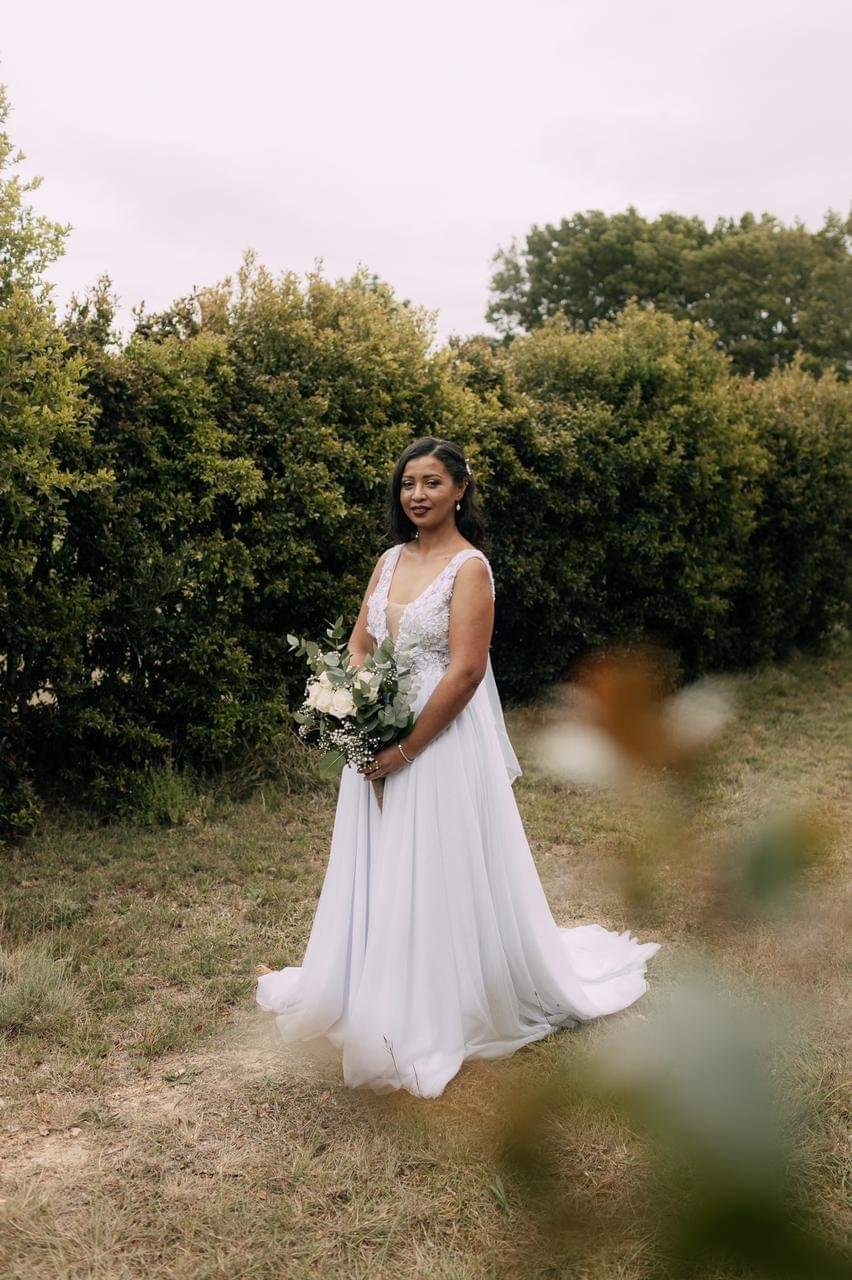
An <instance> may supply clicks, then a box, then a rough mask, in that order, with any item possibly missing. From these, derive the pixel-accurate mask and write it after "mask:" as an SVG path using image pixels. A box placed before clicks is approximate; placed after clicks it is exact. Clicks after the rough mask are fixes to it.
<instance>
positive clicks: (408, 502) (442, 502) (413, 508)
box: [399, 454, 465, 529]
mask: <svg viewBox="0 0 852 1280" xmlns="http://www.w3.org/2000/svg"><path fill="white" fill-rule="evenodd" d="M464 490H465V486H464V484H456V482H455V481H454V480H453V478H452V476H451V475H450V473H449V471H448V470H447V468H446V467H445V466H444V464H443V462H441V461H440V460H439V459H438V458H435V457H432V456H431V455H429V454H424V455H423V456H421V457H419V458H412V459H411V460H410V461H409V462H407V463H406V464H405V470H404V471H403V473H402V480H401V482H400V490H399V500H400V502H401V503H402V509H403V511H404V512H405V514H406V515H407V516H408V518H409V520H410V521H411V523H412V524H413V525H414V526H415V527H416V528H417V529H433V528H437V527H438V526H439V525H441V524H443V523H444V521H445V520H446V519H447V518H448V517H449V518H450V519H453V520H454V518H455V516H454V512H455V505H456V502H457V501H459V500H460V499H461V496H462V494H463V493H464Z"/></svg>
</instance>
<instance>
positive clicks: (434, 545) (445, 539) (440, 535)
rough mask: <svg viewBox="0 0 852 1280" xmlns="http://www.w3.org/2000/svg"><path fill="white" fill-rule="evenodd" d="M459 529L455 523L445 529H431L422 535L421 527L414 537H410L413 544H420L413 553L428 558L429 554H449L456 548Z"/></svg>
mask: <svg viewBox="0 0 852 1280" xmlns="http://www.w3.org/2000/svg"><path fill="white" fill-rule="evenodd" d="M459 536H460V535H459V531H458V529H457V527H456V525H455V524H453V526H452V527H451V528H447V529H446V530H445V529H444V528H443V527H442V528H440V529H433V530H432V531H431V532H430V533H429V534H428V535H427V536H426V537H424V536H423V530H422V529H421V530H420V532H419V533H418V535H417V537H416V538H412V540H411V541H412V543H413V544H417V543H419V544H420V547H419V550H418V551H417V552H416V553H415V554H417V555H421V556H423V558H424V559H428V558H429V557H430V556H443V555H450V554H451V553H452V552H453V551H455V550H457V548H458V539H459Z"/></svg>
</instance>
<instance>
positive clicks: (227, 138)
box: [0, 0, 852, 339]
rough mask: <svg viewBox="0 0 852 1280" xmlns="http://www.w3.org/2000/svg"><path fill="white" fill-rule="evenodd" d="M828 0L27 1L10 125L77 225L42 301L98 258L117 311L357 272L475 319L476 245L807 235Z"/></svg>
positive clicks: (828, 149)
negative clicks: (611, 225)
mask: <svg viewBox="0 0 852 1280" xmlns="http://www.w3.org/2000/svg"><path fill="white" fill-rule="evenodd" d="M850 37H852V5H850V4H849V3H848V2H846V0H844V2H842V3H841V2H840V0H809V2H808V3H803V2H799V3H793V2H791V0H771V2H770V0H736V2H732V0H716V2H715V3H712V4H707V3H705V4H700V5H699V4H690V3H689V0H679V2H678V3H661V2H658V0H611V2H610V3H607V0H586V2H585V3H576V2H575V0H522V2H521V0H519V2H517V3H508V2H507V0H467V2H466V0H453V2H449V0H428V2H417V3H408V2H406V0H313V3H311V0H302V3H299V4H296V3H292V2H291V0H265V2H261V0H242V3H234V0H231V3H228V4H224V3H221V2H220V0H203V2H202V0H171V2H170V3H163V2H162V0H147V2H146V3H145V4H144V5H142V4H138V3H137V4H133V5H129V4H122V3H121V2H120V0H75V3H73V4H69V3H68V0H61V2H60V0H53V2H49V3H45V2H41V0H27V3H26V4H17V5H12V4H10V3H8V2H7V3H6V4H5V5H4V6H3V17H2V25H0V82H2V83H3V84H5V86H6V88H7V91H8V94H9V97H10V100H11V108H12V111H11V115H10V119H9V122H8V128H9V131H10V133H11V136H12V140H13V142H14V143H15V144H16V145H17V146H18V147H20V148H21V149H22V150H23V151H24V152H25V153H26V157H27V158H26V160H25V161H24V163H23V165H21V166H20V171H21V172H22V173H23V174H24V175H26V176H32V175H34V174H41V175H43V177H44V182H43V184H42V186H41V188H40V189H39V190H38V191H37V192H36V193H34V195H33V196H32V197H31V198H32V201H33V203H35V204H36V205H37V207H38V208H39V209H40V210H42V211H43V212H45V213H47V214H49V215H50V216H51V217H52V218H56V219H58V220H59V221H62V222H70V223H71V224H72V225H73V230H72V232H71V235H70V236H69V239H68V242H67V252H66V255H65V257H64V259H63V260H62V261H61V262H60V263H58V264H56V265H55V266H54V267H53V268H52V269H51V271H50V273H49V278H50V279H52V280H55V281H56V284H57V288H56V291H55V294H54V297H55V299H56V302H57V304H58V305H59V306H60V308H64V303H65V301H66V300H67V298H68V297H70V295H71V293H72V292H74V291H77V292H82V291H84V290H86V289H87V288H88V287H89V286H90V285H91V284H93V283H94V281H95V279H96V278H97V276H98V275H99V274H100V273H101V272H104V271H105V272H108V273H109V275H110V276H111V277H112V279H113V283H114V287H115V289H116V291H117V292H118V294H119V296H120V299H121V305H122V309H121V313H120V314H121V318H122V321H123V322H124V323H125V324H126V322H127V320H128V318H129V314H130V308H131V306H132V305H134V304H135V303H138V302H140V301H142V300H144V302H145V303H146V305H147V306H148V307H149V308H151V309H157V308H159V307H163V306H165V305H167V304H168V303H169V302H170V301H171V300H172V299H174V298H176V297H178V296H180V295H181V294H184V293H186V292H188V291H189V290H190V289H191V288H192V287H193V286H194V285H201V284H210V283H213V282H214V281H217V280H220V279H222V278H223V277H224V276H225V275H228V274H233V273H234V272H235V271H236V269H237V267H238V265H239V262H240V259H241V257H242V254H243V252H244V250H245V249H247V248H253V249H255V250H256V251H257V253H258V255H259V258H260V260H261V261H262V262H263V263H265V265H266V266H267V267H268V268H269V269H270V270H271V271H272V272H273V273H275V274H277V273H279V272H280V271H284V270H293V271H296V272H298V273H299V274H300V275H301V274H303V273H304V272H306V271H308V270H311V269H312V268H313V266H314V263H315V259H317V258H322V259H323V270H324V272H325V274H326V275H327V276H329V277H331V278H337V277H338V276H341V275H344V276H348V275H349V274H350V273H351V272H352V271H353V270H354V269H355V268H356V266H357V265H358V263H359V262H360V263H363V264H364V265H366V266H367V267H368V268H369V269H370V270H371V271H374V272H376V273H377V274H378V275H379V276H381V277H382V278H383V279H385V280H387V281H389V282H390V283H391V284H392V285H393V287H394V289H395V291H396V292H397V294H398V295H399V296H400V297H402V298H409V299H411V301H412V302H414V303H418V304H421V305H424V306H426V307H429V308H432V309H436V310H437V312H438V315H437V336H438V338H439V339H444V338H446V337H447V336H448V334H449V333H451V332H455V333H462V334H467V333H472V332H477V331H479V332H482V331H483V330H485V329H486V328H487V326H486V325H485V322H484V310H485V306H486V304H487V301H488V284H489V278H490V274H491V270H492V267H491V258H492V256H493V254H494V252H495V250H496V249H497V248H498V246H503V245H508V243H509V242H510V240H511V239H512V237H513V236H517V237H522V236H523V235H524V234H525V233H526V231H527V230H528V229H529V228H530V226H531V225H532V224H534V223H537V224H539V225H541V224H543V223H545V222H553V221H558V220H559V219H560V218H561V217H567V216H569V215H570V214H572V213H574V212H577V211H578V210H586V209H603V210H604V211H606V212H608V213H613V212H616V211H618V210H622V209H625V208H626V207H627V205H628V204H631V203H632V204H634V205H636V206H637V208H638V209H639V211H640V212H641V213H642V214H644V215H645V216H647V217H654V216H656V215H657V214H659V213H661V212H663V211H665V210H675V211H677V212H679V213H682V214H686V215H691V214H697V215H699V216H700V217H702V218H704V219H705V220H708V221H710V222H712V221H713V220H714V219H715V218H716V217H717V216H720V215H724V216H737V217H738V216H739V215H740V214H741V213H743V212H744V211H745V210H751V211H752V212H754V213H755V214H758V215H759V214H760V213H761V212H763V211H764V210H769V211H771V212H773V213H775V214H777V215H778V216H779V217H781V218H782V219H783V220H784V221H785V222H789V221H792V220H793V219H794V218H796V217H798V218H801V220H802V221H803V222H804V223H805V224H806V225H807V226H808V227H810V228H811V229H814V230H815V229H817V228H818V227H819V226H820V225H821V224H822V221H823V217H824V214H825V212H826V211H827V210H828V209H829V208H834V209H836V210H837V211H838V212H841V213H844V214H845V213H846V212H847V211H848V209H849V203H850V197H852V183H850V164H849V160H850V156H852V128H850V106H849V103H850V89H849V65H850V49H851V48H852V41H850Z"/></svg>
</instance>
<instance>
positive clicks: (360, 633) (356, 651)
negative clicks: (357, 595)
mask: <svg viewBox="0 0 852 1280" xmlns="http://www.w3.org/2000/svg"><path fill="white" fill-rule="evenodd" d="M388 550H390V548H388ZM387 555H388V552H387V551H383V552H382V554H381V555H380V556H379V558H378V560H377V561H376V563H375V566H374V568H373V572H372V573H371V574H370V581H369V582H368V583H367V587H366V590H365V592H364V596H363V599H362V600H361V608H360V609H359V611H358V617H357V618H356V620H355V626H354V627H353V628H352V634H351V635H350V637H349V639H348V641H347V647H348V649H349V652H350V653H351V654H352V658H353V661H354V662H355V663H356V664H357V665H358V666H359V667H360V666H361V665H362V663H363V662H364V661H365V660H366V659H367V658H368V657H369V656H370V654H371V653H372V652H373V649H374V648H375V644H376V642H375V640H374V639H373V637H372V636H371V635H370V633H369V631H368V630H367V601H368V600H369V598H370V596H371V595H372V594H373V591H374V590H375V588H376V586H377V585H378V581H379V578H380V577H381V573H382V568H383V566H384V563H385V559H386V557H387Z"/></svg>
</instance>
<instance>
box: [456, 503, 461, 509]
mask: <svg viewBox="0 0 852 1280" xmlns="http://www.w3.org/2000/svg"><path fill="white" fill-rule="evenodd" d="M456 511H461V503H460V502H457V503H456Z"/></svg>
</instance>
